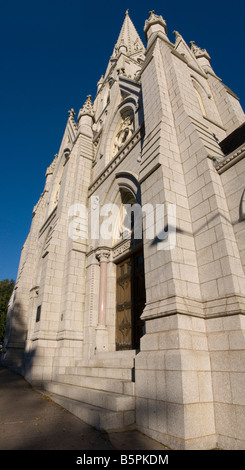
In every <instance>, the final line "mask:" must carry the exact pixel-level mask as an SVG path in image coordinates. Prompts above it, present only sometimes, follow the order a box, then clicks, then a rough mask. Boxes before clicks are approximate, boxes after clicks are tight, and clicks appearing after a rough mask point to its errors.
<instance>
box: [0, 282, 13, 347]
mask: <svg viewBox="0 0 245 470" xmlns="http://www.w3.org/2000/svg"><path fill="white" fill-rule="evenodd" d="M14 284H15V282H14V280H13V279H10V280H9V279H3V280H2V281H0V343H2V342H3V339H4V333H5V327H6V315H7V310H8V303H9V299H10V297H11V294H12V292H13V288H14Z"/></svg>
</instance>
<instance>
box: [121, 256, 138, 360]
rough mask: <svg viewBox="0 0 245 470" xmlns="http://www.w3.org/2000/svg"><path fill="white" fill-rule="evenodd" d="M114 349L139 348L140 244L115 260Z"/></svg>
mask: <svg viewBox="0 0 245 470" xmlns="http://www.w3.org/2000/svg"><path fill="white" fill-rule="evenodd" d="M116 289H117V291H116V299H117V300H116V350H117V351H119V350H127V349H139V346H140V338H141V337H142V336H143V333H144V322H143V321H142V320H141V319H140V316H141V314H142V313H143V309H144V306H145V274H144V256H143V250H142V248H141V249H140V250H138V251H136V252H135V253H132V254H131V255H130V256H128V257H127V258H125V259H124V260H122V261H121V262H120V263H118V264H117V287H116Z"/></svg>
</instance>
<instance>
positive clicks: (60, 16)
mask: <svg viewBox="0 0 245 470" xmlns="http://www.w3.org/2000/svg"><path fill="white" fill-rule="evenodd" d="M118 5H119V6H117V2H110V1H107V2H102V1H97V0H94V1H91V2H87V1H83V0H12V1H11V2H1V6H0V50H1V52H0V54H1V67H2V70H1V75H0V85H1V86H0V103H1V113H0V129H1V149H0V152H1V184H0V204H1V229H0V280H1V279H4V278H14V279H16V275H17V270H18V264H19V257H20V253H21V248H22V246H23V243H24V241H25V239H26V237H27V234H28V231H29V228H30V224H31V217H32V209H33V207H34V205H35V204H36V203H37V201H38V199H39V197H40V194H41V193H42V191H43V187H44V183H45V172H46V168H47V167H48V166H49V164H50V163H51V161H52V160H53V157H54V155H55V154H56V153H57V152H58V150H59V146H60V143H61V139H62V136H63V132H64V129H65V125H66V121H67V118H68V110H69V109H71V108H74V109H75V111H76V113H78V111H79V109H80V108H81V107H82V106H83V103H84V101H85V99H86V96H87V95H88V94H91V95H92V97H93V98H94V96H95V93H96V84H97V82H98V80H99V79H100V76H101V75H102V74H104V73H105V70H106V67H107V63H108V61H109V58H110V56H111V53H112V51H113V47H114V44H115V42H116V40H117V37H118V35H119V32H120V29H121V26H122V23H123V21H124V17H125V11H126V9H127V8H129V15H130V17H131V19H132V21H133V23H134V25H135V27H136V29H137V31H138V33H139V35H140V36H141V38H142V40H143V41H144V43H145V39H144V33H143V27H144V23H145V20H146V19H147V18H148V17H149V10H155V13H156V14H161V15H162V16H163V18H164V19H165V20H166V22H167V27H168V35H169V38H170V40H172V41H174V35H173V33H172V31H173V30H177V31H179V32H180V33H181V34H182V36H183V37H184V39H185V40H186V42H187V43H188V44H189V42H190V41H191V40H194V41H195V42H196V44H197V45H198V46H200V47H201V48H205V49H207V51H208V52H209V54H210V55H211V59H212V66H213V68H214V70H215V72H216V74H217V75H218V76H219V77H220V78H221V79H222V80H223V82H224V83H225V84H226V85H227V86H229V87H230V88H231V89H232V90H233V91H234V92H235V93H236V94H237V95H238V96H239V98H240V100H241V104H242V106H243V108H244V109H245V90H244V77H245V65H244V50H245V47H244V45H245V36H244V18H245V1H244V0H233V1H229V2H228V1H226V0H223V1H221V0H206V1H205V2H201V3H200V2H198V1H197V0H195V1H193V0H187V1H184V0H174V1H173V2H170V1H166V2H164V1H153V0H148V1H145V0H141V1H134V0H131V1H128V2H118ZM121 5H123V6H121ZM199 5H200V6H199Z"/></svg>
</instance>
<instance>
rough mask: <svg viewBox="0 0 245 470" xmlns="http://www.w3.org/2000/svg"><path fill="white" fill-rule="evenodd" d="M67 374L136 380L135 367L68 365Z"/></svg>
mask: <svg viewBox="0 0 245 470" xmlns="http://www.w3.org/2000/svg"><path fill="white" fill-rule="evenodd" d="M65 371H66V372H65V373H66V374H68V375H70V374H72V375H80V376H86V377H102V378H108V379H109V378H111V379H119V380H134V371H133V368H116V367H91V366H83V367H82V366H77V367H72V366H68V367H66V370H65Z"/></svg>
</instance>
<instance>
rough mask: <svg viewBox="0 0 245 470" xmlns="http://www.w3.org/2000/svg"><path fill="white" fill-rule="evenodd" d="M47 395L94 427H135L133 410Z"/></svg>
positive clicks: (108, 429) (112, 428) (106, 428)
mask: <svg viewBox="0 0 245 470" xmlns="http://www.w3.org/2000/svg"><path fill="white" fill-rule="evenodd" d="M42 393H43V392H42ZM48 395H49V396H50V398H51V399H52V400H53V401H54V402H55V403H58V404H59V405H61V406H62V407H63V408H65V409H66V410H68V411H70V413H72V414H74V415H75V416H77V417H78V418H80V419H81V420H82V421H84V422H85V423H87V424H90V425H91V426H93V427H95V428H96V429H101V430H105V431H113V430H125V429H134V427H135V411H134V410H129V411H117V412H115V411H110V410H106V409H103V408H100V407H98V406H92V405H89V404H87V403H82V402H80V401H77V400H74V399H72V398H67V397H63V396H61V395H56V394H55V393H49V394H48Z"/></svg>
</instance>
